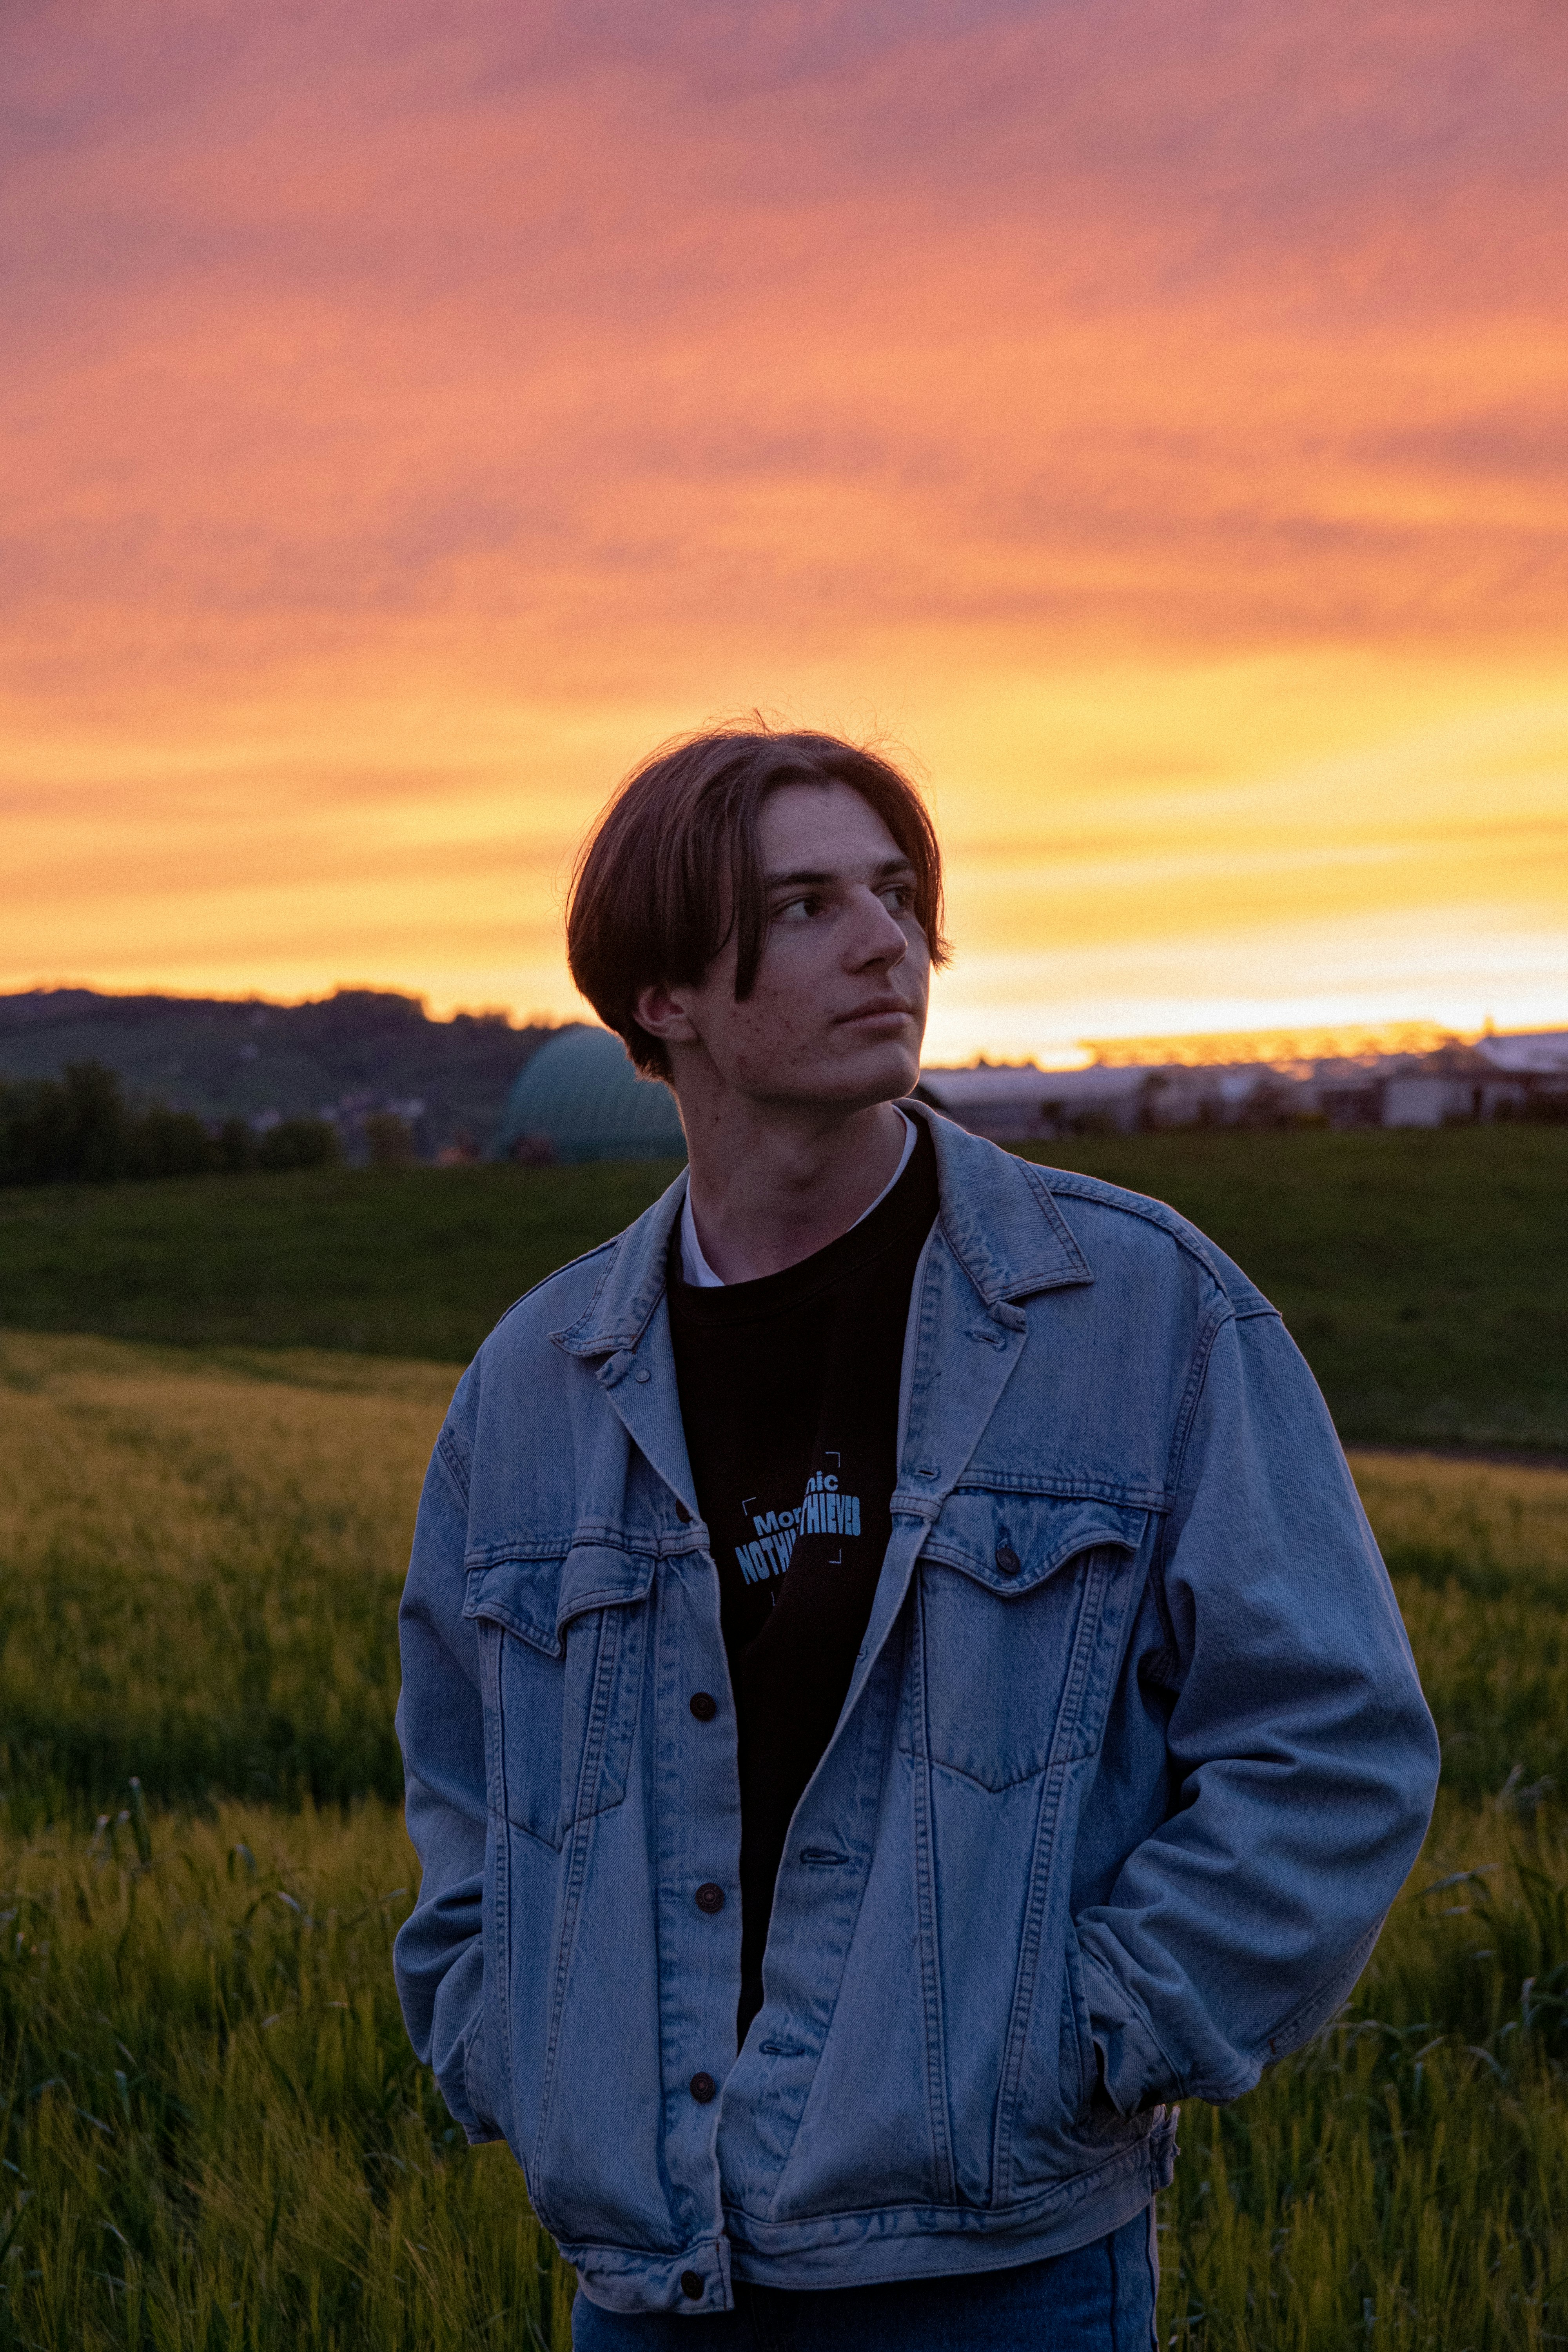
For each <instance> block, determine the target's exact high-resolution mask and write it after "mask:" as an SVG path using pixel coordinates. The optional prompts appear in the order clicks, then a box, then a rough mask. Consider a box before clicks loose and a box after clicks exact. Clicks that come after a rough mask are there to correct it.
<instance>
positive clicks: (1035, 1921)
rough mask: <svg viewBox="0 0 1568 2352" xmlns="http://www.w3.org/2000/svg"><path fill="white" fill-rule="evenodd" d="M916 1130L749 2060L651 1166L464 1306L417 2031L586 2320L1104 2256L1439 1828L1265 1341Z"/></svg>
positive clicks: (1155, 1248)
mask: <svg viewBox="0 0 1568 2352" xmlns="http://www.w3.org/2000/svg"><path fill="white" fill-rule="evenodd" d="M909 1108H910V1109H911V1111H912V1112H913V1114H914V1115H916V1116H920V1117H926V1118H930V1119H931V1127H932V1130H933V1133H934V1137H935V1142H936V1149H937V1158H938V1165H939V1173H940V1183H941V1194H942V1208H941V1214H940V1217H939V1219H938V1223H937V1225H936V1227H935V1228H934V1230H933V1232H932V1234H931V1240H930V1241H929V1243H928V1244H927V1245H926V1249H925V1252H924V1255H923V1256H922V1257H921V1262H920V1265H919V1267H918V1269H917V1272H916V1276H915V1281H914V1287H913V1292H912V1295H911V1300H910V1319H909V1328H908V1334H907V1338H906V1343H905V1351H904V1370H903V1391H902V1396H901V1400H900V1448H899V1465H900V1466H899V1479H898V1486H897V1490H896V1492H895V1494H894V1496H893V1504H892V1513H893V1534H892V1539H891V1541H890V1542H889V1546H888V1550H887V1555H886V1559H885V1560H884V1563H883V1567H882V1571H881V1577H880V1581H879V1585H878V1589H877V1594H876V1600H875V1603H874V1606H873V1609H872V1613H871V1619H870V1623H869V1625H868V1630H867V1634H866V1640H865V1644H864V1647H863V1648H862V1650H861V1652H860V1654H859V1659H858V1664H857V1666H856V1671H855V1675H854V1679H853V1681H852V1683H851V1685H850V1690H849V1695H848V1697H847V1700H846V1701H845V1705H844V1711H843V1714H842V1716H841V1717H840V1718H839V1722H838V1727H837V1731H836V1732H835V1734H834V1737H833V1739H832V1741H831V1743H830V1745H829V1747H828V1748H827V1751H826V1754H825V1756H824V1757H823V1759H822V1761H821V1764H820V1765H819V1766H818V1768H817V1770H816V1775H815V1776H814V1778H813V1780H812V1781H811V1783H810V1785H809V1787H808V1788H807V1790H806V1791H805V1795H804V1796H803V1797H802V1799H801V1801H800V1805H799V1807H798V1809H797V1811H796V1813H795V1821H794V1823H793V1826H792V1830H791V1833H790V1837H789V1841H788V1844H787V1847H786V1850H785V1853H784V1862H783V1864H782V1866H781V1868H780V1872H779V1877H778V1885H777V1892H776V1895H775V1898H774V1905H773V1919H772V1925H771V1928H770V1933H769V1939H768V1946H767V1958H766V1963H765V1969H764V1989H765V2000H764V2003H763V2009H762V2011H761V2012H760V2014H759V2015H758V2016H757V2017H756V2019H755V2020H754V2021H753V2022H752V2027H751V2029H750V2031H749V2032H748V2033H747V2035H746V2039H745V2042H744V2045H743V2047H742V2050H741V2052H740V2054H739V2055H738V2056H737V2055H736V2053H735V2046H734V2040H735V2003H736V1998H737V1994H738V1990H739V1986H740V1965H741V1920H740V1897H739V1887H738V1865H739V1859H740V1835H741V1811H740V1791H739V1786H738V1782H737V1777H736V1764H735V1736H734V1718H733V1713H732V1709H731V1706H730V1703H729V1696H728V1694H729V1679H728V1674H727V1669H726V1665H725V1659H724V1646H723V1643H722V1640H721V1635H720V1629H719V1591H718V1578H717V1575H716V1573H715V1571H714V1568H713V1564H712V1561H711V1559H710V1557H709V1553H708V1549H707V1545H708V1537H707V1531H706V1529H705V1528H704V1527H703V1526H702V1524H701V1521H700V1518H699V1517H697V1496H696V1494H695V1492H694V1490H693V1486H692V1480H691V1474H690V1470H689V1465H688V1462H687V1454H686V1444H685V1441H684V1438H683V1435H682V1432H681V1423H680V1413H679V1401H678V1397H677V1391H676V1381H675V1369H674V1363H673V1360H672V1357H671V1351H670V1340H669V1328H668V1317H667V1309H666V1301H665V1253H666V1244H667V1243H668V1236H669V1232H670V1227H671V1224H672V1223H673V1222H674V1220H675V1218H676V1216H677V1215H678V1214H679V1209H680V1203H681V1200H682V1197H683V1192H684V1185H685V1179H684V1177H682V1178H680V1179H679V1180H678V1181H677V1182H676V1183H675V1184H674V1185H672V1186H671V1188H670V1190H669V1191H668V1192H667V1193H666V1194H665V1195H664V1197H663V1199H662V1200H660V1201H658V1202H656V1203H655V1205H654V1206H653V1207H652V1208H651V1209H649V1210H648V1211H647V1214H646V1215H645V1216H643V1217H641V1218H639V1219H638V1221H637V1223H636V1224H634V1225H632V1226H631V1227H630V1228H629V1229H628V1230H627V1231H626V1233H625V1234H621V1235H620V1236H619V1237H618V1238H617V1239H616V1240H615V1241H612V1242H607V1243H605V1245H604V1247H603V1248H602V1249H598V1250H595V1251H594V1252H592V1253H591V1254H590V1255H588V1256H587V1257H584V1258H582V1259H579V1260H578V1261H577V1263H576V1264H574V1265H570V1266H567V1267H566V1268H564V1269H563V1271H562V1272H561V1273H559V1274H556V1275H553V1276H552V1277H551V1278H550V1280H549V1281H547V1282H545V1283H542V1285H541V1286H539V1288H538V1289H537V1290H534V1291H532V1292H531V1293H530V1295H529V1296H528V1297H526V1298H524V1299H523V1300H522V1301H521V1303H520V1304H519V1305H518V1306H516V1307H513V1308H512V1309H511V1311H510V1314H509V1315H507V1316H506V1317H505V1318H503V1320H502V1321H501V1322H500V1325H499V1326H498V1327H497V1328H496V1329H495V1331H494V1332H492V1334H491V1335H490V1337H489V1339H488V1340H487V1341H486V1342H485V1345H484V1347H483V1348H482V1349H480V1351H479V1356H478V1357H477V1358H476V1360H475V1361H474V1363H473V1364H472V1365H471V1367H470V1368H469V1370H468V1372H467V1373H466V1374H465V1376H464V1378H463V1381H462V1382H461V1384H460V1386H459V1387H458V1391H457V1394H456V1396H455V1398H454V1399H453V1402H452V1408H451V1412H450V1414H449V1417H448V1419H447V1424H446V1426H445V1428H444V1429H443V1430H442V1433H441V1435H440V1438H439V1441H438V1442H437V1447H436V1451H435V1454H434V1457H433V1459H432V1462H431V1465H430V1472H429V1475H428V1478H427V1481H426V1488H425V1495H424V1499H423V1502H422V1504H421V1507H420V1513H419V1520H418V1527H417V1530H416V1537H415V1542H414V1555H413V1561H412V1565H411V1567H410V1570H409V1574H408V1584H407V1591H406V1593H405V1600H404V1603H403V1615H402V1631H403V1663H404V1687H403V1697H402V1702H401V1706H400V1708H399V1729H400V1735H401V1738H402V1740H403V1747H404V1754H405V1761H406V1766H407V1780H408V1822H409V1828H410V1831H411V1832H412V1835H413V1838H414V1842H415V1844H416V1847H417V1848H418V1851H419V1854H420V1859H421V1861H422V1863H423V1864H424V1883H423V1886H422V1888H421V1892H420V1896H419V1901H418V1904H417V1906H416V1909H415V1911H414V1913H413V1915H412V1916H411V1917H410V1918H409V1920H408V1922H407V1923H406V1925H405V1927H404V1928H403V1930H402V1933H401V1934H400V1936H399V1937H398V1939H397V1952H396V1965H397V1978H398V1986H399V1990H400V1993H401V1996H402V2000H403V2006H404V2012H405V2017H406V2019H407V2021H408V2028H409V2032H410V2033H411V2035H412V2037H413V2040H414V2043H415V2047H416V2050H417V2051H418V2052H419V2054H420V2056H421V2057H422V2058H425V2059H427V2060H431V2061H433V2063H434V2064H435V2067H436V2072H437V2077H438V2079H439V2082H440V2084H441V2088H442V2091H443V2092H444V2094H445V2095H446V2098H447V2104H448V2105H449V2106H450V2107H451V2110H452V2112H453V2114H454V2115H455V2116H457V2117H458V2120H459V2121H460V2123H461V2124H462V2125H463V2126H464V2128H465V2129H466V2131H467V2132H468V2135H469V2137H471V2138H475V2139H484V2138H490V2137H496V2136H497V2135H504V2137H505V2138H506V2139H507V2141H508V2142H509V2143H510V2147H511V2149H512V2151H513V2153H514V2154H515V2156H516V2157H517V2159H518V2161H519V2162H520V2164H521V2166H522V2168H523V2169H524V2172H525V2174H526V2177H527V2183H528V2191H529V2195H530V2197H531V2200H532V2202H533V2206H534V2210H535V2211H536V2212H537V2214H538V2215H539V2218H540V2220H541V2221H542V2222H543V2223H544V2225H545V2227H546V2228H547V2229H548V2230H549V2231H551V2232H552V2235H553V2236H554V2237H555V2238H556V2239H557V2241H558V2242H559V2243H560V2245H561V2247H562V2249H563V2252H564V2253H565V2255H566V2257H567V2259H568V2260H569V2261H570V2262H571V2263H574V2265H575V2266H576V2268H577V2269H578V2271H579V2273H581V2277H582V2281H583V2284H584V2288H585V2290H586V2292H587V2293H588V2294H589V2295H590V2296H591V2297H592V2298H593V2299H594V2300H595V2302H597V2303H600V2304H603V2305H608V2306H609V2307H611V2308H613V2309H616V2310H623V2311H655V2310H666V2309H668V2310H684V2311H688V2312H692V2313H696V2312H700V2311H719V2310H723V2309H725V2308H727V2307H728V2306H729V2305H730V2301H731V2278H732V2277H741V2278H746V2279H752V2280H756V2281H759V2282H762V2283H764V2284H773V2285H782V2286H794V2287H833V2286H846V2285H850V2284H862V2283H865V2282H868V2281H873V2280H879V2279H891V2278H907V2277H918V2276H921V2275H929V2274H931V2273H945V2272H955V2271H964V2270H983V2269H990V2268H994V2267H997V2266H1000V2265H1002V2264H1005V2263H1018V2262H1025V2261H1033V2260H1037V2259H1039V2258H1041V2257H1043V2256H1045V2255H1047V2254H1050V2253H1055V2252H1063V2251H1066V2250H1067V2249H1068V2248H1069V2247H1072V2246H1074V2245H1078V2244H1080V2243H1083V2242H1086V2241H1088V2240H1089V2239H1091V2238H1094V2237H1097V2236H1099V2235H1100V2234H1101V2233H1102V2232H1104V2231H1110V2230H1112V2229H1115V2228H1117V2227H1119V2226H1120V2225H1121V2223H1122V2222H1123V2221H1126V2220H1128V2219H1129V2218H1130V2217H1131V2215H1132V2214H1133V2213H1135V2212H1136V2211H1137V2210H1139V2209H1140V2208H1141V2207H1142V2205H1143V2204H1145V2203H1146V2202H1147V2200H1148V2199H1149V2197H1150V2196H1151V2195H1152V2192H1153V2191H1154V2190H1155V2189H1157V2188H1159V2187H1160V2186H1162V2185H1163V2182H1164V2181H1165V2180H1166V2179H1168V2178H1169V2177H1170V2171H1171V2166H1172V2162H1173V2152H1174V2116H1173V2113H1172V2110H1171V2105H1170V2103H1171V2102H1172V2101H1174V2100H1176V2099H1179V2098H1181V2097H1183V2096H1184V2095H1192V2096H1194V2097H1201V2098H1205V2099H1213V2100H1224V2099H1233V2098H1235V2097H1236V2096H1237V2094H1238V2093H1240V2092H1242V2091H1245V2090H1247V2088H1248V2087H1249V2085H1250V2084H1253V2083H1255V2082H1256V2081H1257V2079H1258V2073H1259V2071H1260V2069H1261V2068H1262V2067H1263V2066H1264V2065H1265V2064H1266V2063H1268V2060H1269V2059H1270V2058H1272V2057H1275V2056H1277V2055H1279V2053H1283V2052H1285V2051H1287V2050H1289V2049H1291V2048H1292V2047H1294V2046H1295V2045H1296V2044H1298V2043H1300V2042H1302V2041H1304V2040H1305V2039H1306V2038H1307V2037H1308V2036H1309V2035H1310V2034H1311V2033H1312V2032H1315V2031H1316V2030H1317V2028H1318V2027H1320V2026H1321V2025H1322V2024H1323V2022H1324V2021H1326V2020H1327V2019H1328V2018H1329V2017H1331V2015H1332V2013H1333V2011H1335V2010H1336V2009H1337V2008H1338V2007H1339V2005H1340V2003H1341V2002H1342V2000H1344V1998H1345V1996H1346V1994H1347V1993H1348V1991H1349V1990H1350V1988H1351V1986H1352V1984H1353V1982H1354V1981H1355V1978H1356V1976H1357V1974H1358V1972H1359V1970H1360V1969H1361V1968H1362V1966H1363V1963H1364V1961H1365V1959H1366V1958H1367V1955H1368V1953H1369V1952H1370V1950H1371V1948H1372V1946H1373V1939H1374V1937H1376V1934H1377V1931H1378V1928H1379V1926H1380V1924H1381V1922H1382V1920H1383V1916H1384V1912H1385V1911H1386V1909H1387V1907H1388V1905H1389V1903H1390V1902H1391V1901H1392V1899H1393V1897H1394V1894H1395V1892H1396V1891H1397V1889H1398V1887H1399V1885H1400V1883H1401V1881H1402V1880H1403V1879H1404V1877H1405V1873H1406V1871H1407V1870H1408V1869H1409V1867H1410V1865H1411V1863H1412V1861H1413V1860H1414V1858H1415V1853H1416V1849H1417V1847H1418V1845H1419V1843H1420V1841H1421V1837H1422V1833H1423V1832H1424V1830H1425V1828H1426V1821H1427V1817H1428V1813H1429V1811H1430V1808H1431V1802H1432V1796H1433V1790H1434V1786H1435V1782H1436V1768H1437V1748H1436V1736H1435V1734H1434V1731H1433V1727H1432V1723H1431V1719H1430V1717H1429V1716H1428V1714H1427V1712H1426V1706H1425V1704H1424V1702H1423V1700H1422V1696H1421V1691H1420V1686H1419V1685H1418V1683H1417V1680H1416V1675H1415V1666H1414V1664H1413V1663H1412V1659H1411V1655H1410V1649H1409V1645H1408V1643H1407V1642H1406V1640H1405V1630H1404V1627H1403V1625H1402V1624H1401V1622H1400V1618H1399V1612H1398V1608H1397V1606H1396V1604H1395V1601H1394V1594H1393V1591H1391V1589H1390V1586H1389V1583H1388V1579H1387V1577H1386V1575H1385V1574H1384V1569H1383V1564H1382V1562H1381V1560H1380V1559H1379V1558H1378V1554H1377V1549H1376V1546H1375V1544H1374V1542H1373V1537H1372V1533H1371V1530H1370V1528H1368V1526H1367V1523H1366V1519H1365V1517H1364V1516H1363V1512H1362V1509H1361V1507H1360V1504H1359V1502H1358V1501H1357V1498H1356V1494H1355V1490H1354V1487H1353V1486H1352V1484H1351V1480H1350V1475H1349V1473H1348V1472H1347V1470H1346V1467H1345V1464H1344V1459H1343V1456H1342V1454H1341V1451H1340V1448H1339V1444H1338V1443H1337V1441H1336V1439H1335V1436H1334V1433H1333V1429H1332V1426H1331V1423H1330V1421H1329V1416H1328V1413H1327V1412H1326V1411H1325V1409H1324V1406H1323V1403H1322V1400H1321V1397H1320V1395H1319V1393H1318V1391H1317V1389H1316V1387H1315V1386H1314V1384H1313V1381H1312V1378H1311V1375H1310V1372H1309V1371H1308V1370H1307V1367H1306V1365H1305V1364H1304V1363H1303V1362H1302V1360H1301V1358H1300V1355H1299V1354H1298V1353H1297V1351H1296V1349H1295V1348H1294V1346H1293V1345H1292V1344H1291V1342H1290V1340H1289V1338H1288V1337H1287V1335H1286V1333H1285V1330H1284V1328H1283V1327H1282V1325H1281V1323H1280V1320H1279V1316H1278V1315H1277V1314H1276V1313H1275V1312H1274V1310H1273V1308H1272V1307H1269V1305H1268V1302H1267V1301H1266V1300H1265V1299H1264V1298H1263V1297H1260V1295H1259V1294H1258V1291H1257V1290H1255V1289H1254V1288H1253V1286H1252V1285H1251V1284H1250V1283H1249V1282H1247V1279H1246V1278H1245V1276H1242V1275H1241V1274H1240V1273H1239V1272H1238V1271H1237V1268H1236V1267H1235V1266H1234V1265H1231V1264H1230V1263H1229V1261H1228V1260H1227V1259H1226V1258H1225V1257H1224V1256H1223V1255H1221V1254H1220V1252H1219V1251H1218V1250H1216V1249H1215V1248H1214V1247H1213V1245H1212V1244H1210V1243H1208V1242H1206V1241H1205V1239H1204V1238H1203V1236H1202V1235H1201V1234H1198V1233H1196V1232H1194V1229H1193V1228H1192V1227H1191V1226H1190V1225H1188V1224H1186V1223H1184V1222H1183V1220H1182V1219H1181V1218H1180V1217H1178V1216H1176V1215H1174V1214H1173V1213H1172V1211H1170V1210H1169V1209H1166V1208H1163V1207H1162V1206H1161V1205H1160V1203H1158V1202H1153V1201H1148V1200H1144V1199H1142V1198H1140V1197H1139V1196H1138V1195H1136V1194H1134V1193H1130V1192H1119V1191H1117V1190H1116V1189H1115V1188H1114V1187H1112V1186H1110V1185H1108V1184H1101V1183H1097V1182H1095V1181H1093V1180H1092V1179H1091V1178H1089V1177H1086V1176H1076V1175H1068V1174H1063V1173H1061V1172H1059V1171H1047V1170H1044V1169H1039V1168H1036V1167H1033V1166H1030V1165H1028V1164H1027V1163H1026V1162H1025V1161H1023V1160H1016V1159H1014V1158H1013V1157H1011V1156H1010V1155H1009V1154H1007V1153H1005V1152H1003V1151H1000V1150H997V1149H996V1147H995V1146H994V1145H993V1144H990V1143H986V1142H984V1141H983V1140H981V1139H979V1138H977V1137H974V1136H972V1135H968V1134H966V1133H964V1132H963V1130H962V1129H958V1128H956V1127H953V1126H951V1125H950V1124H949V1123H948V1122H946V1121H945V1120H943V1119H942V1118H936V1117H934V1116H932V1115H931V1113H929V1112H925V1111H922V1110H921V1109H920V1108H919V1107H918V1106H914V1105H910V1106H909ZM698 1691H707V1692H710V1693H711V1694H714V1695H717V1696H719V1697H720V1699H721V1705H720V1708H719V1712H718V1715H717V1717H715V1718H714V1719H713V1720H711V1721H706V1722H705V1721H702V1720H700V1718H699V1717H698V1716H696V1715H694V1714H693V1712H692V1710H691V1707H690V1705H689V1700H690V1698H691V1696H692V1694H693V1693H694V1692H698ZM699 1889H701V1890H703V1894H702V1901H701V1903H700V1902H699V1900H698V1892H699ZM716 1892H721V1894H722V1896H723V1898H724V1899H723V1901H722V1903H721V1905H719V1906H718V1907H714V1898H715V1893H716ZM701 2076H707V2077H710V2078H711V2082H712V2083H713V2084H717V2085H718V2092H717V2095H716V2096H711V2097H709V2098H706V2099H704V2098H703V2097H702V2096H701V2095H700V2094H701V2093H702V2092H703V2091H704V2090H706V2089H708V2088H709V2084H704V2083H702V2082H700V2081H699V2083H698V2086H697V2094H695V2095H694V2093H693V2090H692V2087H691V2085H692V2083H693V2080H694V2078H698V2077H701Z"/></svg>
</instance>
